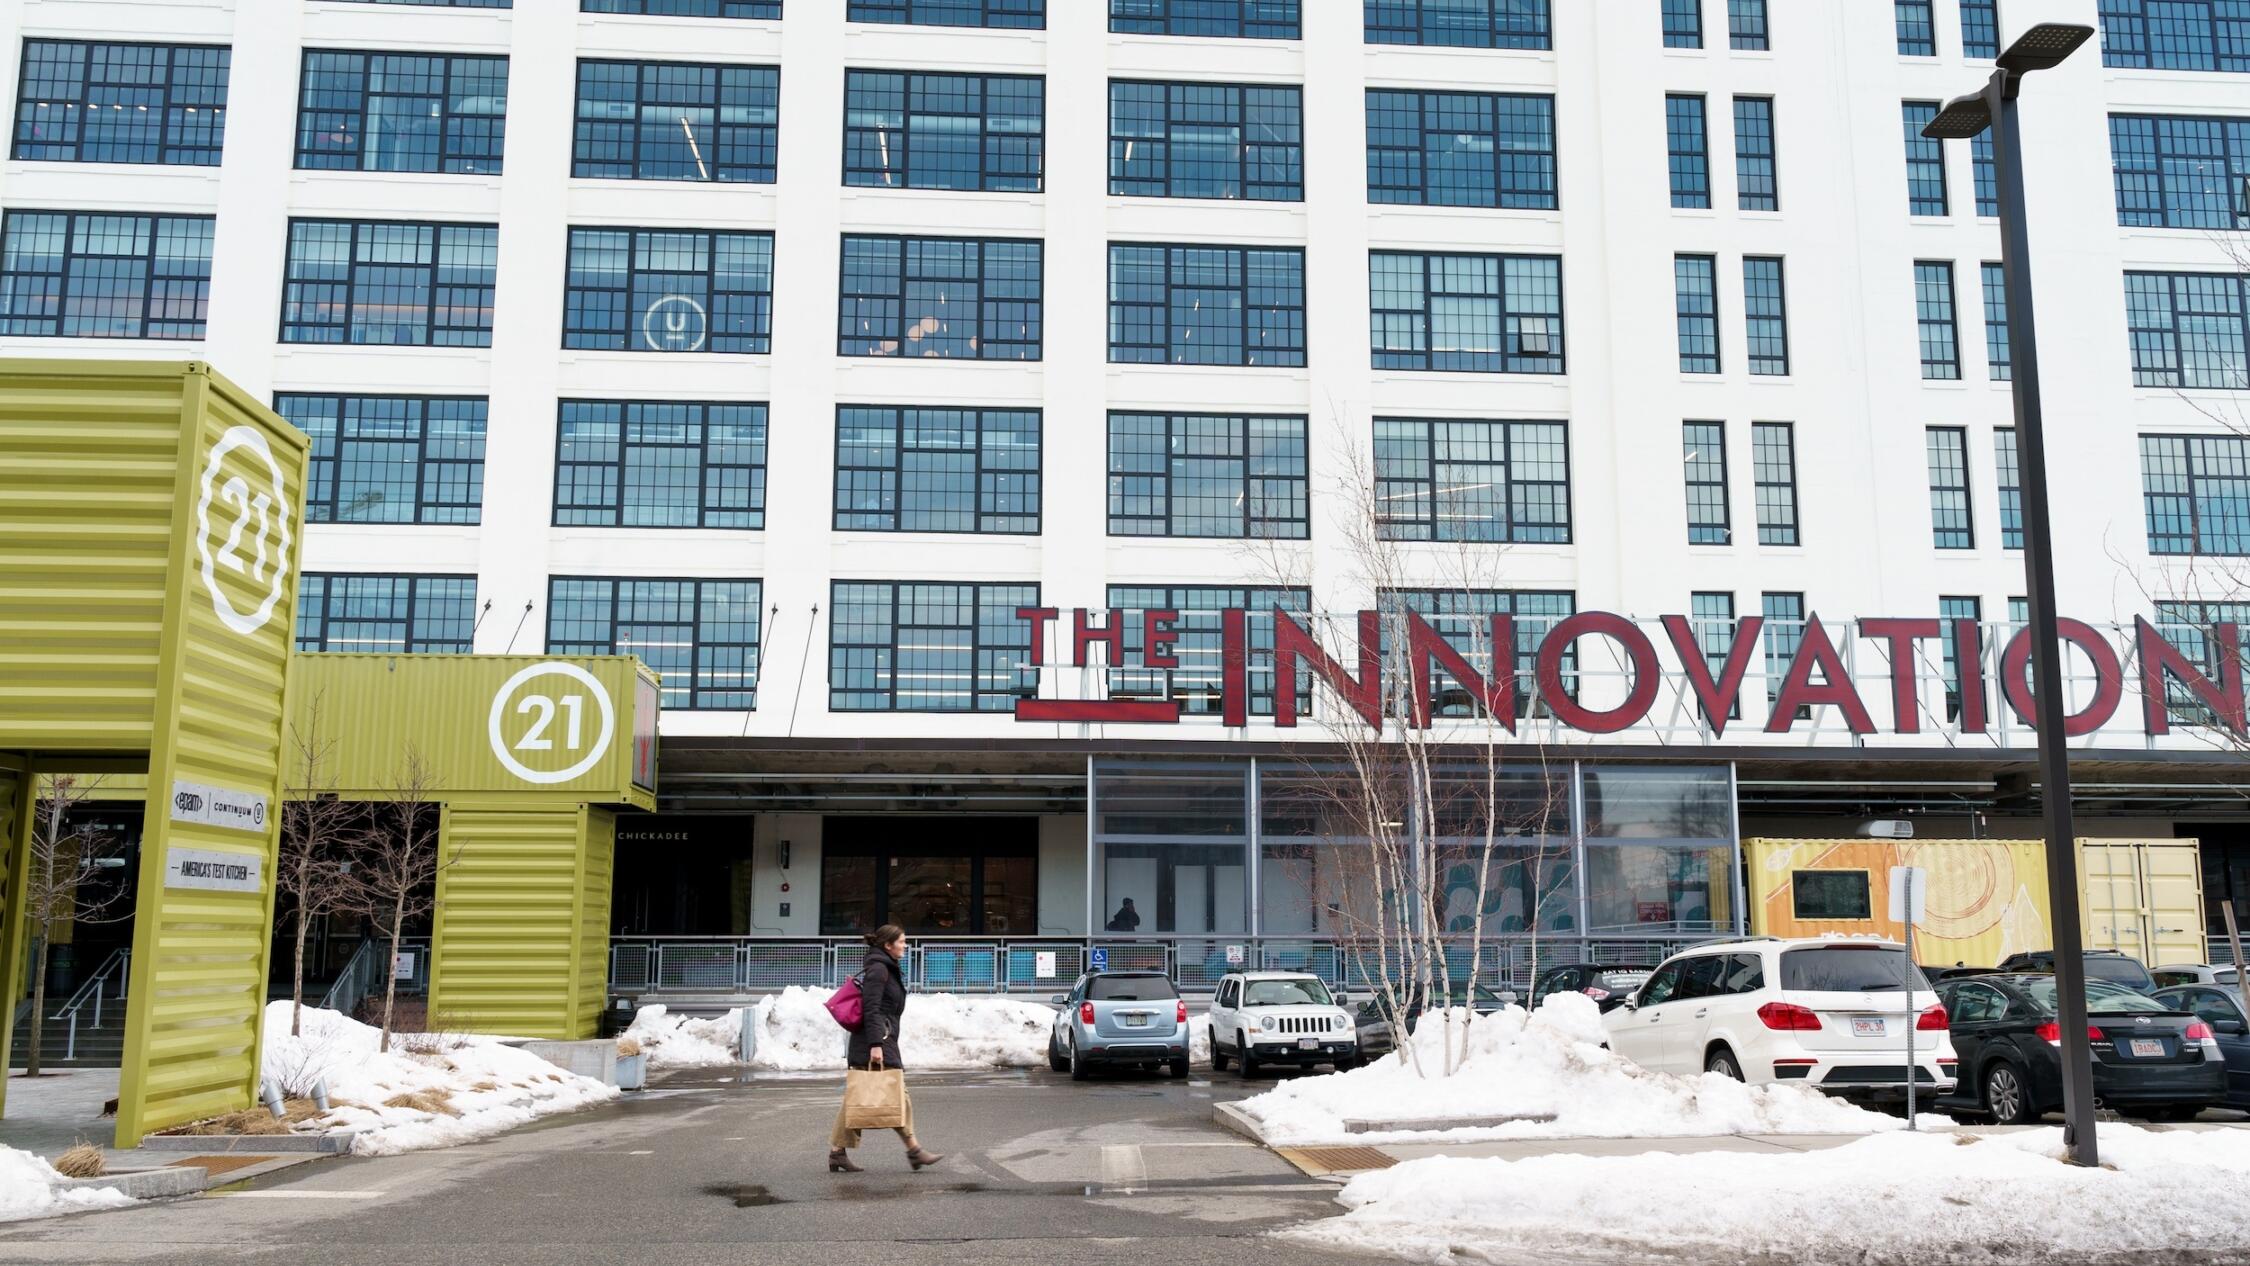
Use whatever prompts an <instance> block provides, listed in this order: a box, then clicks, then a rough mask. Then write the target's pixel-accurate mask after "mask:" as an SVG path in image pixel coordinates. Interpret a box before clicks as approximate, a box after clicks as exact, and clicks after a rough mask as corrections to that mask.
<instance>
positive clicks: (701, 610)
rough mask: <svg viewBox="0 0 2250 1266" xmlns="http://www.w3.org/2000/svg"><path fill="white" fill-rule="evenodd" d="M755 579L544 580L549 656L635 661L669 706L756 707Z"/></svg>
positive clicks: (758, 593)
mask: <svg viewBox="0 0 2250 1266" xmlns="http://www.w3.org/2000/svg"><path fill="white" fill-rule="evenodd" d="M764 590H765V586H764V585H762V584H761V583H759V582H758V581H755V580H687V579H670V578H667V579H660V580H644V579H632V580H627V579H620V578H612V577H601V576H551V577H549V578H548V580H547V653H548V654H549V655H638V656H640V657H641V661H642V662H643V663H645V664H647V665H648V666H649V667H650V668H653V669H655V670H656V672H657V675H658V676H660V677H662V678H663V684H662V685H661V686H660V687H658V690H659V695H660V699H661V702H662V706H664V707H667V708H724V709H729V710H735V711H742V710H748V709H753V708H756V707H757V706H758V632H759V627H760V625H761V624H762V623H763V621H762V619H761V617H762V615H763V614H764V613H763V612H762V611H761V610H760V609H759V607H760V604H761V602H762V599H763V597H764Z"/></svg>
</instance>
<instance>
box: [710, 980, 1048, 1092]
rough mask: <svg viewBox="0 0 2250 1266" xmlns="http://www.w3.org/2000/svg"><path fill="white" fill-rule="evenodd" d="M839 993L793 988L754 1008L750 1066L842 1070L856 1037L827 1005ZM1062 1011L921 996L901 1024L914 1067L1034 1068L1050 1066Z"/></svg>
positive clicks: (902, 1045) (912, 1000) (1009, 1001)
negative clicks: (1051, 1042)
mask: <svg viewBox="0 0 2250 1266" xmlns="http://www.w3.org/2000/svg"><path fill="white" fill-rule="evenodd" d="M831 992H833V991H832V990H827V989H807V988H803V987H800V986H791V987H790V988H788V989H785V990H783V991H781V992H780V993H778V994H774V995H772V996H771V997H767V998H762V999H760V1000H759V1001H758V1005H757V1006H756V1007H754V1008H752V1009H751V1011H750V1023H751V1024H752V1025H753V1026H754V1028H755V1030H756V1034H757V1039H758V1041H757V1047H756V1050H755V1051H754V1052H753V1054H752V1056H751V1061H750V1062H751V1066H752V1067H755V1068H767V1069H774V1070H778V1071H788V1072H805V1071H811V1070H817V1069H830V1068H842V1067H843V1066H844V1046H845V1044H846V1043H847V1042H848V1041H850V1034H847V1033H846V1032H844V1030H843V1029H841V1028H839V1027H837V1025H836V1020H835V1017H833V1016H831V1015H829V1014H828V1009H827V1008H826V1007H824V1006H822V1005H821V1004H822V1003H824V1002H826V1001H827V1000H828V995H829V994H830V993H831ZM1054 1024H1055V1009H1054V1008H1053V1007H1050V1006H1048V1005H1047V1004H1045V1003H1043V1002H1027V1001H1025V1000H1024V999H1022V998H1004V997H974V998H972V997H962V996H959V995H955V994H949V993H918V994H914V995H912V996H911V997H909V998H908V999H907V1003H906V1017H905V1019H904V1020H903V1021H902V1022H901V1023H900V1025H899V1050H898V1054H899V1058H900V1059H902V1060H904V1061H905V1062H906V1066H907V1067H908V1068H1031V1067H1034V1066H1043V1065H1045V1064H1046V1062H1047V1037H1048V1034H1049V1033H1050V1032H1052V1031H1053V1029H1054Z"/></svg>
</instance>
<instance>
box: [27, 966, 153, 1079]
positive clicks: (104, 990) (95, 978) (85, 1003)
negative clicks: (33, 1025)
mask: <svg viewBox="0 0 2250 1266" xmlns="http://www.w3.org/2000/svg"><path fill="white" fill-rule="evenodd" d="M132 966H133V951H132V950H130V949H124V948H119V949H116V950H112V951H111V952H110V955H109V957H108V958H105V959H103V960H102V965H101V967H100V969H99V970H97V971H95V973H94V974H93V975H92V976H91V977H89V978H88V979H87V981H86V983H84V984H82V985H80V986H78V991H77V992H76V993H73V994H71V995H70V997H69V998H67V999H65V1000H64V1001H63V1004H62V1006H61V1008H60V1009H58V1010H57V1011H56V1012H55V1013H54V1015H52V1016H50V1017H48V1018H50V1019H54V1020H68V1021H69V1022H70V1029H69V1035H68V1036H67V1037H65V1038H64V1039H63V1056H62V1057H63V1058H64V1059H76V1058H78V1019H79V1017H80V1016H82V1015H84V1014H85V1013H86V1008H88V1007H92V1008H93V1009H94V1019H93V1025H92V1027H94V1028H97V1029H98V1028H100V1027H101V1026H102V1008H103V1007H104V1006H106V1005H108V1004H109V1003H111V1002H123V1001H125V989H126V986H127V985H128V984H129V983H130V982H131V981H132V978H133V971H132Z"/></svg>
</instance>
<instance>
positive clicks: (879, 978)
mask: <svg viewBox="0 0 2250 1266" xmlns="http://www.w3.org/2000/svg"><path fill="white" fill-rule="evenodd" d="M905 954H906V929H904V928H901V927H900V926H898V925H897V924H895V923H886V924H884V925H883V926H881V927H879V928H877V929H875V931H874V933H873V934H871V935H870V936H869V937H868V938H867V958H866V960H865V961H864V962H862V963H861V964H860V980H859V996H860V1013H859V1028H858V1029H856V1030H854V1031H853V1033H852V1036H851V1044H850V1045H849V1046H848V1047H846V1048H845V1050H844V1062H846V1063H847V1064H849V1065H851V1066H852V1067H853V1068H858V1069H867V1070H875V1071H880V1070H882V1069H886V1068H904V1067H905V1066H906V1065H905V1063H904V1061H902V1060H900V1059H899V1057H898V1024H899V1018H900V1017H901V1016H902V1015H904V1014H905V1012H906V976H905V973H903V972H902V971H901V970H900V969H899V960H900V959H901V958H902V957H904V956H905ZM901 1093H903V1088H902V1091H901ZM859 1134H860V1132H859V1131H858V1130H854V1129H851V1128H849V1127H848V1126H847V1125H846V1124H845V1117H844V1109H843V1107H842V1106H841V1105H839V1106H838V1107H837V1109H836V1126H835V1128H834V1129H832V1130H830V1131H829V1132H828V1172H830V1173H832V1174H856V1173H859V1172H860V1167H859V1166H857V1165H854V1164H852V1158H851V1151H850V1149H852V1148H855V1147H858V1146H859ZM898 1136H899V1138H901V1139H902V1140H904V1141H905V1143H906V1160H907V1163H908V1164H910V1165H912V1166H913V1167H914V1168H916V1169H920V1168H922V1167H923V1166H924V1165H935V1164H937V1163H938V1162H939V1161H941V1160H944V1159H945V1157H944V1156H942V1155H939V1154H938V1153H935V1152H925V1151H923V1150H922V1145H921V1144H920V1143H919V1142H917V1141H915V1138H914V1100H913V1099H911V1098H909V1099H907V1100H906V1121H905V1124H903V1125H900V1126H899V1127H898Z"/></svg>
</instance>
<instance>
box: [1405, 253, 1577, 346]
mask: <svg viewBox="0 0 2250 1266" xmlns="http://www.w3.org/2000/svg"><path fill="white" fill-rule="evenodd" d="M1368 261H1369V278H1370V282H1369V286H1370V294H1369V307H1370V308H1371V309H1372V321H1371V324H1372V326H1373V330H1372V337H1371V339H1370V343H1371V345H1372V348H1373V352H1374V358H1375V368H1377V369H1435V370H1451V371H1459V372H1469V373H1485V374H1559V373H1561V372H1563V315H1562V260H1561V259H1560V258H1558V257H1556V256H1553V255H1423V254H1408V253H1405V252H1398V251H1375V252H1373V253H1372V254H1370V255H1369V257H1368Z"/></svg>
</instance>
